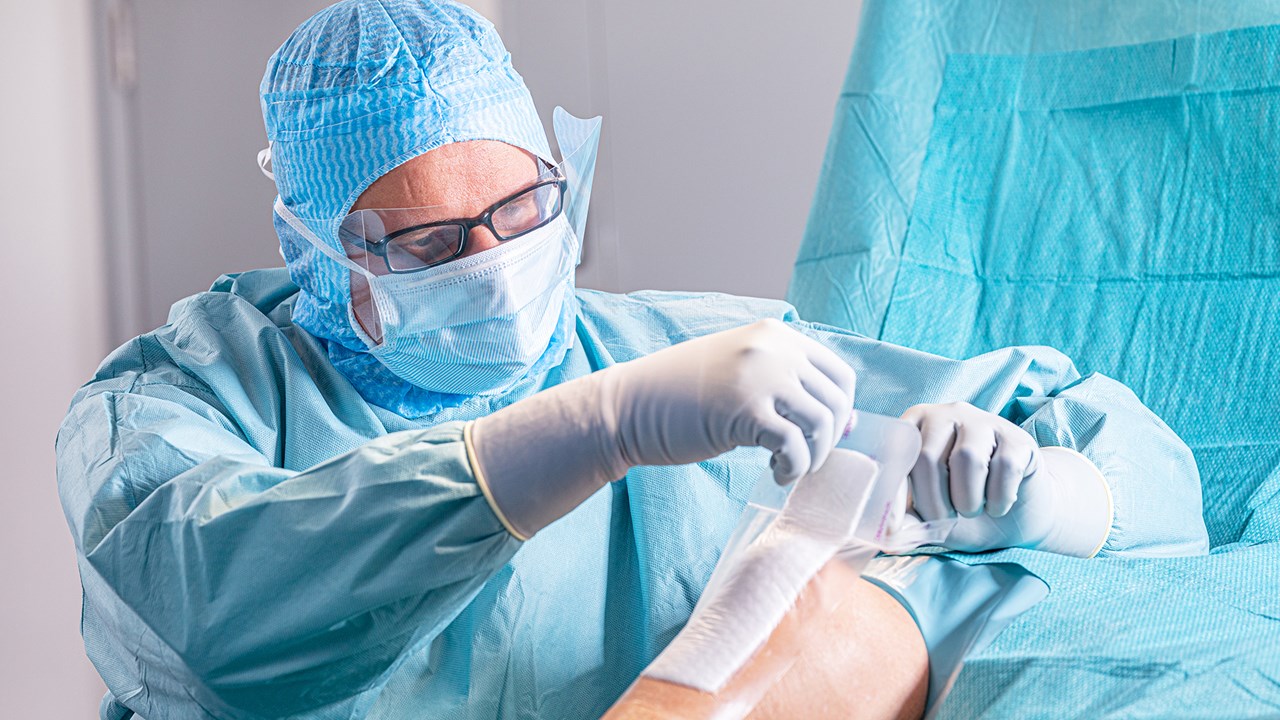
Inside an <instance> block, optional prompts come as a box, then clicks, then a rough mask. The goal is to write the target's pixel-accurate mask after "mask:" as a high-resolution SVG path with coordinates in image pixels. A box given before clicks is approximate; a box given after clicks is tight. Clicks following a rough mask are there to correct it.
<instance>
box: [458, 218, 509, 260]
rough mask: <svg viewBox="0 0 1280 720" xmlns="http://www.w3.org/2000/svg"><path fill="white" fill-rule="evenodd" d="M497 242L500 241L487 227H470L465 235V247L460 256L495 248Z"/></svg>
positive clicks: (469, 255) (468, 255)
mask: <svg viewBox="0 0 1280 720" xmlns="http://www.w3.org/2000/svg"><path fill="white" fill-rule="evenodd" d="M499 244H500V241H499V240H498V238H497V237H496V236H494V234H493V233H492V232H490V230H489V228H487V227H485V226H483V225H481V226H479V227H474V228H471V234H470V235H468V236H467V247H466V249H465V250H464V251H463V252H462V255H461V257H471V256H472V255H475V254H477V253H482V252H484V251H485V250H490V249H492V248H496V247H498V245H499Z"/></svg>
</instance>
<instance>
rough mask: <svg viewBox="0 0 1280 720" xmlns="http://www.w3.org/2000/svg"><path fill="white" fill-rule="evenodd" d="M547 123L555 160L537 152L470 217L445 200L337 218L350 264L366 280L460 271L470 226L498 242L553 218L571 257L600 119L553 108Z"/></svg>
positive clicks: (517, 237) (586, 200) (576, 255)
mask: <svg viewBox="0 0 1280 720" xmlns="http://www.w3.org/2000/svg"><path fill="white" fill-rule="evenodd" d="M553 125H554V129H555V135H556V142H557V145H559V148H560V152H561V158H562V159H561V161H560V162H559V163H556V164H554V165H550V164H548V163H547V161H546V159H543V158H539V159H538V160H537V170H536V172H535V173H531V175H530V178H529V180H528V182H526V183H524V184H522V185H521V186H520V187H519V188H518V189H515V190H514V191H512V192H510V193H507V194H505V195H504V196H502V197H501V198H498V199H497V200H495V201H494V202H493V203H492V204H491V205H489V206H488V207H487V208H485V209H484V210H483V211H482V212H480V213H479V214H478V215H474V216H471V217H457V216H456V214H451V212H450V210H451V208H449V207H447V206H433V207H413V208H374V209H364V210H357V211H355V212H352V213H350V214H349V215H347V216H346V217H344V218H343V219H342V220H341V222H340V223H339V224H338V228H337V234H338V238H339V240H340V241H341V243H342V248H343V251H344V253H345V255H346V258H347V259H349V261H350V263H351V264H353V265H354V267H351V269H352V270H353V271H355V272H356V273H358V274H360V275H363V276H364V277H366V278H377V277H384V276H387V275H404V276H407V275H417V274H420V273H428V274H429V275H430V276H433V277H434V276H436V275H438V274H441V273H447V272H451V271H452V270H454V269H461V266H459V265H458V261H459V259H460V258H464V256H467V255H468V249H469V247H468V245H469V243H470V242H472V241H473V231H475V230H476V229H477V228H485V229H487V230H488V231H489V232H490V233H491V234H492V235H493V238H494V239H496V240H497V241H498V243H499V245H498V247H502V246H503V245H505V244H506V243H508V242H512V241H518V240H520V239H521V238H526V237H528V236H531V235H537V234H538V231H540V230H543V229H544V228H547V227H548V226H551V225H553V224H560V223H564V224H567V226H568V227H569V228H570V229H571V230H572V233H573V237H574V238H575V239H576V241H577V242H578V246H577V247H576V248H575V249H574V252H573V256H574V259H575V262H576V261H577V260H578V259H579V258H580V257H581V242H580V241H581V238H582V234H583V231H584V229H585V227H586V220H587V208H588V206H589V204H590V201H591V184H592V177H593V176H594V173H595V163H596V156H597V146H598V143H599V139H600V118H593V119H590V120H583V119H580V118H576V117H574V116H572V115H570V114H569V113H568V112H566V111H565V110H564V109H563V108H559V107H557V108H556V109H555V113H554V115H553ZM454 212H456V209H454ZM467 259H468V260H469V259H470V258H469V257H468V258H467ZM343 264H344V265H347V264H348V263H346V262H344V263H343ZM464 264H465V265H467V266H468V267H469V263H465V261H464Z"/></svg>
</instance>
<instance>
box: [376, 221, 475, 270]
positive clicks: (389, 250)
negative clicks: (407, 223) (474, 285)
mask: <svg viewBox="0 0 1280 720" xmlns="http://www.w3.org/2000/svg"><path fill="white" fill-rule="evenodd" d="M463 233H464V229H463V227H462V226H461V225H428V226H425V227H422V226H420V227H415V228H406V229H404V230H401V231H399V232H396V233H393V234H391V235H390V236H388V237H387V239H386V243H387V246H386V256H387V266H388V267H390V268H391V270H392V271H393V272H406V271H411V270H420V269H422V268H425V267H429V266H431V265H436V264H438V263H442V262H445V261H446V260H450V259H452V258H453V257H454V256H455V255H457V254H458V252H459V249H460V248H461V247H462V237H463Z"/></svg>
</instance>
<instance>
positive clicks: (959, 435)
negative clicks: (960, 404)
mask: <svg viewBox="0 0 1280 720" xmlns="http://www.w3.org/2000/svg"><path fill="white" fill-rule="evenodd" d="M995 450H996V431H995V428H993V427H992V426H991V424H990V423H987V422H982V421H976V422H967V423H966V422H962V423H960V424H959V425H958V426H957V427H956V442H955V446H954V447H952V449H951V454H950V455H949V456H948V457H947V468H948V469H949V470H950V474H951V477H950V480H951V505H952V507H954V508H955V509H956V512H958V513H960V516H961V517H967V518H971V517H977V516H978V515H981V514H982V506H983V503H985V502H986V489H987V469H988V468H989V467H990V465H991V456H992V454H994V453H995Z"/></svg>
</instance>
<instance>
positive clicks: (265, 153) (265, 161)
mask: <svg viewBox="0 0 1280 720" xmlns="http://www.w3.org/2000/svg"><path fill="white" fill-rule="evenodd" d="M273 144H274V143H270V142H269V143H267V146H266V147H264V148H262V149H261V150H259V151H258V169H259V170H261V171H262V174H263V175H266V176H267V178H268V179H270V180H271V182H275V181H276V174H275V173H274V172H272V171H271V170H270V169H269V167H268V166H270V165H271V146H272V145H273Z"/></svg>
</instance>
